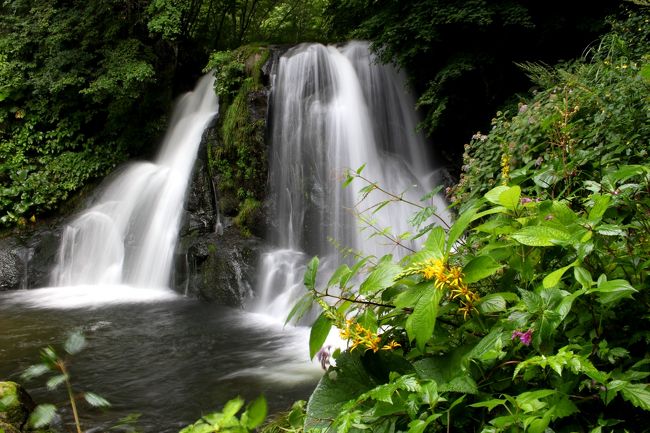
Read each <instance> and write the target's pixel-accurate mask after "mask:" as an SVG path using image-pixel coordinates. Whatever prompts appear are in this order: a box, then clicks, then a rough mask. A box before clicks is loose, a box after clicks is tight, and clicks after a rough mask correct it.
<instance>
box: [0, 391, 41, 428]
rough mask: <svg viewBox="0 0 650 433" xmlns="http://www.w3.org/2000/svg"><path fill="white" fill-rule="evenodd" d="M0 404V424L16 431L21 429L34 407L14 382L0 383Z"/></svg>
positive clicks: (25, 393) (32, 401) (29, 398)
mask: <svg viewBox="0 0 650 433" xmlns="http://www.w3.org/2000/svg"><path fill="white" fill-rule="evenodd" d="M0 402H1V404H0V423H4V424H8V425H9V426H11V427H13V428H14V430H16V431H20V430H21V429H22V428H23V426H24V425H25V424H26V423H27V419H28V418H29V414H30V413H31V412H32V411H33V410H34V408H35V407H36V404H35V403H34V400H32V398H31V397H30V396H29V394H28V393H27V391H25V389H24V388H23V387H22V386H20V385H19V384H17V383H16V382H0ZM0 428H2V424H0ZM8 431H9V432H11V431H12V430H11V429H8ZM5 433H7V432H5Z"/></svg>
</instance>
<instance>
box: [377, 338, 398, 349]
mask: <svg viewBox="0 0 650 433" xmlns="http://www.w3.org/2000/svg"><path fill="white" fill-rule="evenodd" d="M398 347H402V345H401V344H399V343H398V342H397V341H394V340H392V341H391V342H390V343H388V344H384V345H383V346H382V348H381V350H395V349H397V348H398Z"/></svg>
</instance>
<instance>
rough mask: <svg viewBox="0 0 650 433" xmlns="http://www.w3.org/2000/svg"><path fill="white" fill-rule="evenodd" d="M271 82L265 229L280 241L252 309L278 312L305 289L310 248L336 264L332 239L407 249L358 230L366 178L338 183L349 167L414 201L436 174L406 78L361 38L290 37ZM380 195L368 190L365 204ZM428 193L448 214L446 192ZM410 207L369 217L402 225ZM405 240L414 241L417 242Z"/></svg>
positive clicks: (267, 259)
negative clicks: (297, 40)
mask: <svg viewBox="0 0 650 433" xmlns="http://www.w3.org/2000/svg"><path fill="white" fill-rule="evenodd" d="M273 85H274V87H273V90H272V100H271V104H272V105H271V110H272V113H273V116H272V124H271V153H270V191H271V194H272V196H273V197H272V198H273V202H274V204H275V216H274V221H275V223H276V225H277V227H276V228H275V229H274V231H273V233H272V235H271V238H272V241H273V242H274V244H275V245H277V249H276V250H274V251H271V252H269V253H267V254H265V255H264V256H263V258H262V264H261V268H260V284H259V287H258V290H257V293H258V298H257V300H256V302H255V309H256V310H258V311H261V312H265V313H267V314H270V315H273V316H275V317H278V318H283V317H286V314H287V312H288V311H289V310H290V308H291V306H292V304H293V303H294V302H295V300H296V299H297V297H298V296H300V294H301V293H303V291H304V288H303V285H302V275H303V274H304V268H305V264H306V262H307V260H308V259H309V258H310V257H311V256H313V255H318V256H320V257H321V263H325V264H326V266H327V264H328V263H330V266H333V265H334V264H335V262H337V260H338V259H336V257H337V256H339V252H338V251H337V245H339V246H342V247H345V248H350V249H352V250H353V251H359V252H361V253H363V254H373V255H376V256H382V255H384V254H387V253H392V254H394V255H395V256H397V257H399V256H401V255H403V254H404V253H405V251H403V250H402V249H400V248H398V247H396V246H395V245H394V244H391V243H390V242H388V241H386V240H385V239H382V238H381V237H374V238H372V239H371V238H370V234H371V232H360V230H359V225H358V222H357V218H356V216H355V215H354V213H353V212H352V210H353V209H354V207H355V203H357V202H358V199H359V197H358V195H357V193H358V190H359V188H360V187H362V186H365V185H361V184H355V183H353V185H352V187H349V188H345V189H344V188H342V182H343V179H344V173H345V170H346V169H352V170H356V169H357V168H359V167H361V166H362V165H363V164H366V168H365V169H364V171H363V175H364V176H365V177H367V178H368V179H370V180H372V181H373V182H377V183H378V184H379V185H380V186H381V187H383V188H385V189H387V190H389V191H392V192H394V193H397V194H403V196H404V197H405V198H407V199H409V200H411V201H414V202H419V200H420V198H421V197H422V196H424V195H425V194H426V193H428V192H429V191H431V189H432V188H433V187H434V186H435V181H436V179H435V176H434V175H433V173H434V170H433V168H434V167H433V166H432V165H431V162H430V161H431V158H430V156H429V155H428V154H427V150H426V143H425V141H424V139H423V137H422V136H421V134H419V133H417V132H416V124H417V117H416V114H415V112H414V108H413V107H414V105H415V104H414V101H413V99H412V98H411V97H410V96H409V95H408V94H407V92H406V89H405V81H404V78H403V77H402V75H401V74H399V73H398V72H397V71H396V70H395V69H394V68H393V67H391V66H390V65H381V64H379V63H378V62H376V60H375V58H374V56H373V55H372V54H371V53H370V51H369V49H368V44H367V43H364V42H351V43H349V44H347V45H346V46H344V47H342V48H336V47H333V46H327V47H326V46H323V45H319V44H303V45H300V46H297V47H295V48H293V49H291V50H290V51H289V52H287V53H286V54H285V55H284V56H282V57H281V58H280V60H279V64H278V65H277V70H276V74H275V76H274V82H273ZM386 198H387V197H386V196H383V195H382V193H381V192H379V191H374V192H372V193H370V194H369V196H368V197H367V198H366V199H365V200H364V202H363V203H362V206H365V207H368V206H370V205H371V204H375V203H378V202H380V201H382V200H385V199H386ZM432 200H433V203H432V204H433V205H435V206H436V207H437V209H438V213H439V214H442V215H443V218H444V219H445V220H447V221H449V215H448V214H447V212H446V204H445V202H444V200H443V199H442V198H441V197H433V199H432ZM415 211H416V209H415V208H414V207H412V206H408V205H405V204H397V205H389V206H387V208H384V209H383V210H382V211H380V212H378V213H376V214H374V215H373V218H375V219H376V223H375V224H376V225H377V227H381V228H385V227H391V229H392V233H394V234H400V233H404V232H406V231H408V230H411V229H412V228H411V227H410V226H409V224H408V220H409V217H410V216H411V215H412V214H413V213H414V212H415ZM406 245H407V246H408V247H410V248H414V249H415V248H417V242H413V241H411V242H407V243H406Z"/></svg>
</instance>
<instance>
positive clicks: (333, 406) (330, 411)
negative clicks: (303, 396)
mask: <svg viewBox="0 0 650 433" xmlns="http://www.w3.org/2000/svg"><path fill="white" fill-rule="evenodd" d="M360 357H361V354H360V351H355V352H352V353H350V352H347V351H346V352H343V353H341V355H340V356H339V357H338V358H336V366H335V367H332V368H331V369H330V371H328V372H327V373H325V374H324V375H323V377H322V378H321V379H320V381H319V382H318V385H317V386H316V389H315V390H314V392H312V394H311V397H309V402H308V404H307V416H306V418H305V423H304V427H305V431H309V430H310V429H312V428H320V429H323V430H326V429H329V428H330V426H331V420H332V419H334V418H336V417H337V416H339V414H340V413H341V412H342V407H343V406H344V405H346V404H348V403H349V402H350V401H355V400H356V399H357V397H358V396H359V395H361V394H363V393H364V392H366V391H368V390H370V389H372V388H374V387H376V386H377V385H379V383H377V380H375V379H374V378H373V377H372V376H371V375H369V373H368V371H367V370H366V368H365V367H364V365H363V363H362V362H361V359H360Z"/></svg>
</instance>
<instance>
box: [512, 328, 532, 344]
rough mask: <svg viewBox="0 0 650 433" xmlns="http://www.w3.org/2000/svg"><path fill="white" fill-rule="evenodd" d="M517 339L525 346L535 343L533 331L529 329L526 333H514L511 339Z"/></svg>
mask: <svg viewBox="0 0 650 433" xmlns="http://www.w3.org/2000/svg"><path fill="white" fill-rule="evenodd" d="M515 338H518V339H519V341H520V342H521V344H523V345H524V346H530V343H531V341H533V330H532V329H529V330H528V331H526V332H521V331H513V332H512V337H510V339H511V340H514V339H515Z"/></svg>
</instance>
